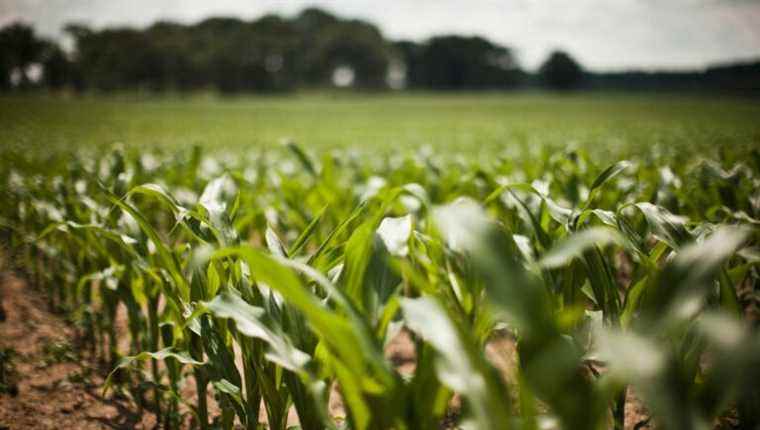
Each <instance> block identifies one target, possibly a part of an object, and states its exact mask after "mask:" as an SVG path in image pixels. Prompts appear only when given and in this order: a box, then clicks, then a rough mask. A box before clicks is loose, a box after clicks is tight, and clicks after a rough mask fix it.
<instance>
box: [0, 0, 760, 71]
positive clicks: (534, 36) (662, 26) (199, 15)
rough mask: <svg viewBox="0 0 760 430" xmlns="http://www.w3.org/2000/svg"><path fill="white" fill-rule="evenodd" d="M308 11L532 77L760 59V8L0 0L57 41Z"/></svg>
mask: <svg viewBox="0 0 760 430" xmlns="http://www.w3.org/2000/svg"><path fill="white" fill-rule="evenodd" d="M307 6H317V7H321V8H324V9H326V10H328V11H330V12H332V13H335V14H337V15H339V16H342V17H350V18H361V19H365V20H368V21H371V22H373V23H374V24H376V25H377V26H378V27H380V29H381V30H382V31H383V33H384V34H385V36H386V37H389V38H391V39H412V40H418V41H421V40H424V39H426V38H428V37H430V36H432V35H436V34H442V33H459V34H465V35H479V36H484V37H487V38H489V39H491V40H493V41H495V42H497V43H500V44H503V45H506V46H509V47H512V48H513V49H514V50H515V52H516V54H517V56H518V59H519V61H520V63H521V64H522V65H523V66H524V67H526V68H528V69H535V68H536V67H538V65H540V63H541V62H542V61H543V60H544V59H545V58H546V57H547V55H548V54H549V53H550V52H551V51H552V50H555V49H563V50H566V51H568V52H570V53H571V54H572V55H573V56H574V57H575V58H576V59H578V60H579V61H580V62H581V63H582V64H583V65H584V66H585V67H586V68H588V69H591V70H597V71H605V70H622V69H631V68H636V69H649V70H652V69H686V68H701V67H705V66H707V65H710V64H714V63H717V62H725V61H731V60H736V59H754V58H760V0H501V1H496V0H321V1H320V0H311V1H301V0H246V1H242V0H0V25H4V24H7V23H9V22H12V21H16V20H22V21H25V22H27V23H30V24H32V25H34V27H35V28H36V29H37V31H38V32H40V33H42V34H44V35H47V36H53V37H55V36H59V35H60V34H61V27H62V26H63V25H64V24H66V23H68V22H78V23H86V24H89V25H91V26H93V27H95V28H101V27H104V26H111V25H129V26H137V27H142V26H147V25H149V24H150V23H152V22H154V21H156V20H158V19H169V20H174V21H180V22H185V23H192V22H197V21H199V20H201V19H203V18H206V17H209V16H236V17H240V18H243V19H252V18H256V17H259V16H261V15H263V14H266V13H277V14H280V15H284V16H292V15H295V14H296V13H298V12H299V11H300V10H302V9H303V8H305V7H307Z"/></svg>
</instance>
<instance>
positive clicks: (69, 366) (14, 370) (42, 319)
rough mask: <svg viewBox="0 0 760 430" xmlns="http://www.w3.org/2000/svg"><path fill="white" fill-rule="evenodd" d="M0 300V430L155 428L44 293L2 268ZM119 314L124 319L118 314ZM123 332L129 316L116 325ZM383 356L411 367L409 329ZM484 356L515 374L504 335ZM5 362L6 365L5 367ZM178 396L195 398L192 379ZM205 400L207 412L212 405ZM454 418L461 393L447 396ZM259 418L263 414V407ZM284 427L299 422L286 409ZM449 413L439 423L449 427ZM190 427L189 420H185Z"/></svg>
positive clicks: (635, 406) (629, 424)
mask: <svg viewBox="0 0 760 430" xmlns="http://www.w3.org/2000/svg"><path fill="white" fill-rule="evenodd" d="M0 300H1V302H2V307H3V309H4V310H5V320H4V321H0V351H2V352H3V353H5V355H6V357H9V360H8V359H6V368H7V369H6V371H7V372H6V373H8V374H7V375H6V379H7V380H10V381H11V382H12V384H11V385H12V386H10V387H6V390H5V392H2V391H0V430H11V429H12V430H17V429H18V430H21V429H152V428H158V427H159V426H158V425H157V421H156V417H155V415H154V414H153V413H152V412H150V411H149V410H146V409H142V410H141V409H140V408H139V407H138V406H137V405H136V404H135V403H134V402H133V401H131V400H130V399H129V398H127V397H126V396H122V395H120V394H119V393H118V392H114V391H111V392H109V393H107V394H106V395H104V394H103V390H102V387H103V382H104V380H105V376H106V375H107V374H108V372H109V371H110V369H108V368H107V367H106V366H104V365H103V364H101V363H99V362H98V360H97V359H96V358H95V357H93V356H92V353H91V352H89V351H88V350H86V349H84V348H80V347H78V346H77V345H76V341H75V339H76V335H75V330H74V329H73V327H72V326H71V325H70V324H69V323H67V322H66V321H65V319H64V318H63V316H61V315H58V314H54V313H51V312H50V311H49V310H48V304H47V301H46V300H45V297H44V295H43V294H42V293H41V292H40V291H38V290H37V289H35V288H32V287H30V286H29V285H28V284H27V283H26V282H25V281H24V280H22V279H20V278H19V277H16V276H15V275H13V274H10V273H4V274H0ZM121 319H126V316H125V315H122V318H121ZM121 326H122V327H121V329H122V331H123V332H124V333H125V336H123V338H122V340H123V341H125V342H126V341H128V340H127V339H126V338H127V337H128V336H127V335H126V328H125V327H126V322H124V324H121ZM386 356H387V357H388V358H389V359H390V360H391V362H392V363H393V364H394V366H395V367H396V368H397V369H398V371H399V372H401V373H406V374H411V373H414V371H415V368H416V354H415V351H414V343H413V341H412V338H411V336H410V335H409V333H408V332H406V331H402V332H401V333H400V334H399V335H398V336H396V337H395V338H394V339H393V340H392V341H391V342H389V344H388V346H387V348H386ZM486 357H487V358H488V359H489V360H490V361H491V362H492V363H493V364H494V365H495V366H496V367H497V368H498V369H499V370H500V371H501V373H502V374H503V376H504V377H505V378H506V379H511V377H513V372H514V366H515V360H514V358H515V345H514V342H513V341H512V340H511V339H510V338H507V337H503V338H499V339H496V340H494V341H492V342H490V343H489V344H488V346H487V348H486ZM8 362H9V363H10V366H8V365H7V364H8ZM187 385H188V389H187V390H183V393H182V394H183V396H186V397H185V398H187V399H191V398H193V397H195V393H194V392H192V385H193V384H187ZM209 400H210V408H211V411H210V412H212V413H213V412H214V409H215V408H214V406H215V405H214V403H213V400H212V399H209ZM630 400H631V401H630V402H628V407H627V409H626V429H633V428H634V427H636V425H637V424H639V427H637V428H648V427H644V426H641V423H642V421H644V419H645V418H646V410H645V409H644V408H643V407H642V406H641V404H640V403H639V402H638V401H636V399H635V398H633V397H632V396H631V397H630ZM451 406H452V411H453V415H454V416H453V417H451V418H454V417H455V415H456V410H457V409H458V407H459V399H458V398H456V397H455V398H454V400H453V401H452V405H451ZM329 409H330V414H331V415H332V416H334V417H344V416H345V411H344V408H343V404H342V401H341V398H340V394H339V392H338V389H337V387H333V393H332V395H331V399H330V404H329ZM260 420H261V421H262V422H265V421H266V416H265V414H264V410H263V408H262V416H261V417H260ZM288 421H289V423H288V424H289V425H295V424H297V423H298V417H297V415H296V414H295V411H291V414H290V417H289V420H288ZM452 421H453V419H451V420H447V422H445V423H442V427H443V428H452V427H453V425H452V424H453V422H452ZM185 424H186V425H185V427H191V426H192V423H191V420H185Z"/></svg>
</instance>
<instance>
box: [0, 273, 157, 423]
mask: <svg viewBox="0 0 760 430" xmlns="http://www.w3.org/2000/svg"><path fill="white" fill-rule="evenodd" d="M0 277H1V278H2V279H0V291H1V292H0V298H1V299H2V302H3V304H2V307H3V308H4V310H5V314H6V319H5V321H1V322H0V349H4V350H6V351H8V350H10V351H12V355H13V356H12V359H11V365H12V366H13V367H14V368H15V370H14V372H13V373H12V374H11V375H10V379H11V380H12V381H13V382H15V384H10V385H15V387H13V388H11V389H9V390H7V391H10V392H6V393H0V429H2V430H6V429H8V430H16V429H19V430H21V429H145V428H153V427H154V425H155V417H154V416H153V415H152V414H150V413H148V412H145V413H140V412H138V408H137V407H136V406H135V405H134V404H133V403H131V402H130V401H128V400H127V399H125V398H120V397H118V396H115V395H107V396H103V394H102V386H103V381H104V375H106V374H107V369H104V368H101V367H100V366H99V365H98V364H97V363H96V362H95V360H93V359H91V358H90V357H87V356H85V355H84V353H82V352H81V351H78V350H77V349H76V348H73V347H71V342H72V340H73V339H74V330H73V329H72V328H71V327H70V326H68V325H67V324H66V322H65V321H64V320H63V319H62V318H61V317H60V316H58V315H55V314H52V313H51V312H49V311H48V306H47V302H46V301H45V299H44V296H43V295H42V294H41V293H40V292H38V291H36V290H34V289H33V288H30V287H29V286H28V285H27V284H26V283H25V282H24V281H22V280H20V279H19V278H16V277H15V276H13V275H9V274H5V275H0ZM6 364H7V363H6ZM6 367H8V366H6Z"/></svg>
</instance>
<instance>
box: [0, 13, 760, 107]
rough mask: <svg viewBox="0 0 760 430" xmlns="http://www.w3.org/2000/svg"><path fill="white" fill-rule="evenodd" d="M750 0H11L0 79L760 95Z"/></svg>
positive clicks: (143, 88) (176, 88) (254, 89)
mask: <svg viewBox="0 0 760 430" xmlns="http://www.w3.org/2000/svg"><path fill="white" fill-rule="evenodd" d="M759 59H760V2H756V1H750V0H743V1H742V0H669V1H667V2H656V1H653V0H619V1H603V0H581V1H574V2H572V3H570V2H565V1H559V0H550V1H540V2H539V1H533V0H513V1H486V0H480V1H471V2H459V1H451V0H444V1H430V0H424V1H415V2H401V1H388V2H369V1H347V0H333V1H311V2H302V1H287V2H286V1H272V0H269V1H257V2H238V1H226V0H221V1H214V2H207V1H199V0H192V1H182V2H180V1H154V0H134V1H131V2H112V1H93V0H67V1H64V0H46V1H43V0H3V1H2V2H0V90H2V91H4V92H21V91H32V90H35V91H40V90H45V91H53V92H57V93H63V94H78V93H109V92H125V91H126V92H141V93H150V94H152V93H158V94H162V93H179V94H184V93H195V92H213V93H218V94H238V93H246V94H255V93H288V92H294V91H297V90H304V89H314V88H351V89H359V90H368V91H386V90H392V91H402V90H436V91H437V90H446V91H452V90H498V91H519V90H534V89H550V90H559V91H571V90H605V91H609V90H626V91H634V90H635V91H672V92H716V91H719V92H730V93H734V94H740V95H757V94H758V93H760V60H759Z"/></svg>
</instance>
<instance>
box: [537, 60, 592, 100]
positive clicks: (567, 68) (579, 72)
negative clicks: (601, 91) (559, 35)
mask: <svg viewBox="0 0 760 430" xmlns="http://www.w3.org/2000/svg"><path fill="white" fill-rule="evenodd" d="M538 73H539V75H540V77H541V81H542V82H543V84H544V85H545V86H547V87H548V88H551V89H555V90H563V91H565V90H572V89H575V88H578V87H579V86H580V85H581V83H582V82H583V69H582V68H581V66H580V64H578V62H576V61H575V60H574V59H573V58H572V57H571V56H570V55H569V54H567V53H565V52H562V51H554V52H552V53H551V55H549V58H548V59H547V60H546V61H545V62H544V64H543V65H541V68H540V69H539V72H538Z"/></svg>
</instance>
